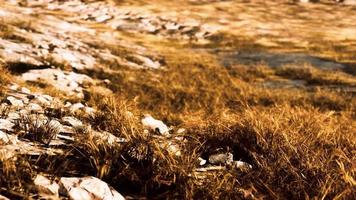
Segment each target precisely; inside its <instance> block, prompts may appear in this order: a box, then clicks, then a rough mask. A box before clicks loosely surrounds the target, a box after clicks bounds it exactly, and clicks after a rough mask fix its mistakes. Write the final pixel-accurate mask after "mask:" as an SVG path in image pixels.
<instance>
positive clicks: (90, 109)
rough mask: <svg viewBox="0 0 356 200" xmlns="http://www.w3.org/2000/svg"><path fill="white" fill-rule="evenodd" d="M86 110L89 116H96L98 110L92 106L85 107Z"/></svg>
mask: <svg viewBox="0 0 356 200" xmlns="http://www.w3.org/2000/svg"><path fill="white" fill-rule="evenodd" d="M84 112H85V113H86V114H87V115H89V116H94V115H95V113H96V110H95V109H94V108H92V107H85V108H84Z"/></svg>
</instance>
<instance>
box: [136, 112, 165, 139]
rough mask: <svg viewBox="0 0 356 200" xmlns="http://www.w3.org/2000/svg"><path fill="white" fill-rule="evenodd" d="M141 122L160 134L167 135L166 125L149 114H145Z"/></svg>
mask: <svg viewBox="0 0 356 200" xmlns="http://www.w3.org/2000/svg"><path fill="white" fill-rule="evenodd" d="M141 122H142V124H143V125H144V126H145V127H147V128H149V129H151V130H153V131H157V132H158V133H160V134H162V135H169V129H168V127H167V126H166V125H165V124H164V123H163V122H162V121H160V120H157V119H155V118H153V117H152V116H151V115H148V114H147V115H145V116H144V118H143V119H142V120H141Z"/></svg>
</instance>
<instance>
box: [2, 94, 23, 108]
mask: <svg viewBox="0 0 356 200" xmlns="http://www.w3.org/2000/svg"><path fill="white" fill-rule="evenodd" d="M6 102H7V103H8V104H10V105H13V106H16V107H22V106H23V105H24V103H23V101H22V100H20V99H17V98H15V97H13V96H8V97H7V98H6Z"/></svg>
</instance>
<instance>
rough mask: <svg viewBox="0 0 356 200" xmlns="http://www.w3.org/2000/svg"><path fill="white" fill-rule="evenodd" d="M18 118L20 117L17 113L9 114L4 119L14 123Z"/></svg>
mask: <svg viewBox="0 0 356 200" xmlns="http://www.w3.org/2000/svg"><path fill="white" fill-rule="evenodd" d="M20 118H21V116H20V114H19V113H16V112H10V113H9V114H8V116H7V118H6V119H7V120H9V121H10V122H14V121H16V120H18V119H20Z"/></svg>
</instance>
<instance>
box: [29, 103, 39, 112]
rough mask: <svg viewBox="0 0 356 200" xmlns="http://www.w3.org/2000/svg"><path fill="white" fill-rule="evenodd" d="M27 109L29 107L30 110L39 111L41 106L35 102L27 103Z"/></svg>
mask: <svg viewBox="0 0 356 200" xmlns="http://www.w3.org/2000/svg"><path fill="white" fill-rule="evenodd" d="M27 107H28V109H30V110H31V111H34V112H40V111H42V110H43V109H42V107H41V106H40V105H38V104H36V103H29V104H28V105H27Z"/></svg>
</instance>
